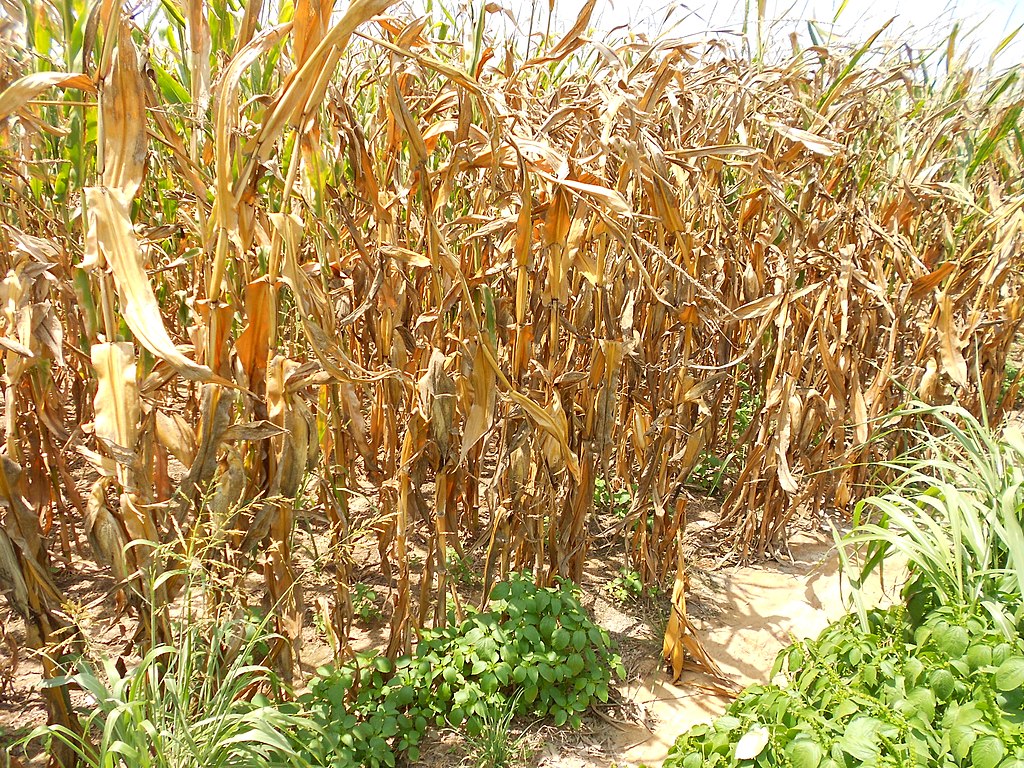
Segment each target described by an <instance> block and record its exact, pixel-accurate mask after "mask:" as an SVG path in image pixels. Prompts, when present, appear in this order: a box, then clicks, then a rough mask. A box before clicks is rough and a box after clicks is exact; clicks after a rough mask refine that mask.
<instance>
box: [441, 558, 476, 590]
mask: <svg viewBox="0 0 1024 768" xmlns="http://www.w3.org/2000/svg"><path fill="white" fill-rule="evenodd" d="M445 568H446V569H447V571H448V575H449V576H450V577H451V578H452V579H454V580H455V581H456V582H457V583H459V584H465V585H467V586H472V585H475V584H478V583H479V582H480V577H479V575H478V574H477V572H476V571H474V570H473V560H472V558H471V557H469V555H465V556H463V555H460V554H459V553H458V552H456V551H455V550H454V549H449V550H448V551H447V554H446V555H445Z"/></svg>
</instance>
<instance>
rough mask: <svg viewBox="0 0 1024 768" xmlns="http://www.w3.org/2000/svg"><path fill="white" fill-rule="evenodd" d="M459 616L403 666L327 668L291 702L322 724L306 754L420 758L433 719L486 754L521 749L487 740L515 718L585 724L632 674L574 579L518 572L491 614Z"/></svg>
mask: <svg viewBox="0 0 1024 768" xmlns="http://www.w3.org/2000/svg"><path fill="white" fill-rule="evenodd" d="M449 619H450V622H451V623H449V624H448V626H446V627H441V628H435V629H425V630H422V631H421V632H420V636H419V642H418V644H417V646H416V648H415V650H414V652H413V653H412V654H410V655H408V656H402V657H400V658H399V659H397V660H396V661H394V662H392V661H390V660H389V659H387V658H385V657H383V656H377V655H367V656H359V657H357V658H356V659H354V660H353V661H351V662H349V663H347V664H343V665H341V666H337V667H331V666H325V667H321V668H320V669H319V670H318V671H317V676H316V678H315V680H314V681H313V684H312V685H311V687H310V691H309V693H307V694H304V695H302V696H300V697H299V698H298V700H297V702H296V703H294V704H287V705H285V706H284V711H286V712H288V713H290V714H298V713H302V714H304V715H307V716H310V717H312V719H313V720H314V722H315V723H316V726H317V732H316V734H315V735H314V737H313V739H312V740H311V741H308V742H306V744H305V745H304V749H305V752H304V757H305V758H306V759H308V760H309V761H310V762H311V763H312V764H314V765H329V766H333V767H334V768H347V766H371V768H378V767H379V766H394V765H395V764H396V762H397V760H398V758H399V756H400V755H403V754H404V755H407V756H408V757H409V758H410V759H413V760H415V759H416V758H417V757H418V754H419V744H420V741H421V740H422V738H423V734H424V733H425V732H426V730H427V728H428V727H430V726H434V727H438V728H443V727H455V728H460V729H462V730H464V732H465V733H467V734H468V735H469V737H470V739H471V740H475V742H476V743H477V744H478V745H480V746H481V749H484V748H487V749H490V748H491V747H495V748H497V749H499V750H503V749H504V746H508V747H509V748H510V749H511V748H512V746H513V745H509V744H507V743H504V744H501V743H497V742H499V741H502V740H500V739H496V738H490V739H488V738H487V735H488V734H491V736H494V734H496V733H497V732H498V731H499V730H500V727H499V726H500V725H501V723H502V722H505V724H506V725H507V722H506V720H505V718H507V717H509V716H511V715H515V714H524V715H533V716H538V717H546V716H550V717H551V718H552V720H553V722H554V723H555V725H559V726H561V725H564V724H566V723H568V724H570V725H571V726H573V727H579V725H580V716H581V714H582V713H583V712H584V711H586V709H587V707H589V706H590V705H591V704H593V703H594V702H597V701H601V702H605V701H607V700H608V695H609V685H610V683H611V679H612V675H613V674H618V675H619V676H620V677H624V676H625V670H624V669H623V668H622V664H621V661H620V659H619V657H618V655H617V654H615V652H614V650H613V648H612V643H611V638H610V636H609V635H608V632H607V631H606V630H604V629H602V628H601V627H599V626H598V625H597V624H595V623H594V622H593V621H592V620H591V619H590V617H589V616H588V615H587V613H586V610H585V609H584V608H583V606H582V604H581V603H580V600H579V592H578V589H577V588H576V586H575V585H574V584H573V583H572V582H570V581H567V580H560V581H559V583H558V585H557V586H555V587H547V588H545V587H538V586H536V585H535V584H534V583H533V581H532V580H531V579H530V577H529V576H527V575H523V574H513V575H512V576H511V577H510V578H509V579H508V580H507V581H504V582H500V583H499V584H497V585H495V587H494V589H493V590H492V591H491V600H490V603H489V605H488V609H487V610H485V611H472V612H470V613H469V614H468V615H467V616H466V617H465V618H464V619H463V620H462V621H456V620H455V616H454V614H452V615H450V616H449ZM505 730H506V731H507V728H506V729H505ZM488 745H490V746H488Z"/></svg>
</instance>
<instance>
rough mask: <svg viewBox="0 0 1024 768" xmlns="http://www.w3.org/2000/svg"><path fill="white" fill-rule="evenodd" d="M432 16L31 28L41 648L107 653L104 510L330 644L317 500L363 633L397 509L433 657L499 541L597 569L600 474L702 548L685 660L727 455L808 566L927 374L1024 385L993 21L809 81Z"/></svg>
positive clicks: (946, 383)
mask: <svg viewBox="0 0 1024 768" xmlns="http://www.w3.org/2000/svg"><path fill="white" fill-rule="evenodd" d="M390 5H391V2H390V0H354V1H353V2H352V3H351V5H350V6H349V7H348V9H347V10H346V11H345V13H344V15H342V16H340V17H332V15H331V8H330V6H329V5H326V4H321V3H318V2H314V1H313V0H298V2H297V3H296V5H295V8H294V13H293V14H292V13H290V7H288V6H280V7H279V6H278V5H276V4H270V5H268V6H267V7H264V5H263V3H262V2H260V0H250V2H248V3H247V4H245V5H244V7H243V8H241V9H240V10H238V11H235V10H234V6H233V5H231V4H229V3H227V2H226V1H225V0H209V2H206V3H203V2H200V1H199V0H186V1H184V2H181V3H177V2H166V3H163V4H162V6H161V7H159V8H156V9H150V10H149V11H147V13H153V14H155V16H154V17H153V18H156V19H159V21H158V22H156V21H150V22H148V23H144V22H143V20H142V18H143V17H142V16H138V17H134V18H133V17H132V15H131V14H130V13H129V9H127V8H125V7H122V5H121V4H120V3H117V2H108V3H100V4H88V5H87V4H86V3H84V2H81V0H66V2H63V3H54V4H43V5H38V6H33V9H34V10H33V13H34V14H35V15H33V16H30V17H25V16H24V15H21V16H13V17H12V22H11V23H9V24H7V25H5V26H4V27H2V34H3V35H4V38H3V47H2V51H0V180H2V185H0V261H2V268H3V270H4V272H5V275H6V276H5V278H4V281H3V284H2V286H0V293H2V298H3V301H2V313H3V314H2V318H0V345H2V346H3V355H4V358H3V360H4V362H3V371H4V382H3V383H4V387H5V406H4V426H5V432H4V451H3V472H2V473H0V497H2V504H3V518H2V525H0V577H2V583H3V587H4V590H5V592H6V594H7V596H8V599H9V600H10V601H11V604H12V606H13V607H14V609H15V610H16V611H17V612H18V613H20V614H21V615H22V616H23V617H24V618H25V620H26V623H27V626H28V629H29V635H28V637H29V642H30V644H32V645H33V646H36V647H43V646H51V645H53V644H57V643H65V642H73V640H74V636H75V627H74V624H73V622H71V621H69V619H68V617H67V615H66V614H65V612H64V611H63V610H62V608H61V604H62V596H61V594H60V592H59V590H58V589H57V588H56V587H55V585H54V581H53V578H52V575H51V570H50V569H51V567H52V565H53V563H54V557H57V558H63V559H64V561H65V562H66V561H68V560H69V559H70V554H71V550H72V549H73V548H75V547H76V546H78V543H79V542H80V541H81V540H82V538H83V537H86V538H87V539H88V541H89V542H90V543H91V544H92V551H93V552H95V553H96V555H97V557H98V558H100V559H101V560H102V562H103V564H104V565H105V567H107V568H109V570H110V573H111V574H112V575H113V576H114V578H115V579H116V580H117V581H118V582H119V583H120V584H122V585H123V588H124V596H125V599H126V601H127V604H128V605H130V606H131V607H132V609H133V610H134V611H136V612H139V613H140V614H147V612H149V611H156V612H157V613H161V612H165V611H166V610H167V606H168V605H169V604H170V603H171V602H172V601H173V599H174V596H175V589H176V583H175V581H174V580H173V579H172V580H169V581H161V580H160V579H158V578H154V575H155V574H154V570H159V569H161V568H164V567H166V563H164V562H163V561H162V560H161V559H159V558H155V557H154V556H153V549H152V546H153V545H152V544H147V543H146V542H152V543H156V544H161V545H166V544H167V543H168V542H171V543H173V542H187V541H189V540H192V539H194V538H196V537H200V536H201V537H203V538H204V539H206V540H210V541H213V542H214V544H215V546H214V547H213V549H212V550H211V551H214V552H216V553H217V554H216V555H215V556H211V560H210V563H209V564H208V567H210V568H216V567H217V562H218V561H223V562H230V563H231V566H232V567H236V566H240V567H242V569H243V570H256V571H262V573H263V575H264V578H265V584H266V591H267V593H268V597H269V601H270V603H272V604H275V605H277V606H278V610H279V618H278V624H277V630H278V631H279V632H280V633H281V634H282V635H283V636H284V637H285V638H295V637H298V636H299V634H300V633H301V630H302V616H303V614H302V600H301V595H299V594H298V590H296V589H294V588H293V585H294V583H295V578H296V574H295V570H294V566H295V561H294V558H293V553H292V551H291V547H292V531H293V527H294V525H295V519H296V504H297V503H302V504H315V505H318V507H319V509H321V510H322V513H323V514H324V515H325V516H326V518H327V519H328V520H329V521H330V524H331V526H332V531H333V533H332V536H333V539H334V546H333V547H332V549H331V551H332V552H333V553H334V563H333V564H332V567H331V573H332V574H333V587H332V591H333V595H332V598H331V600H330V601H329V613H330V615H331V622H330V631H331V634H332V637H333V638H334V642H335V643H336V644H337V647H339V648H342V649H343V648H344V647H345V643H346V638H347V637H348V633H349V628H350V624H351V620H352V607H351V603H350V598H349V588H350V575H349V574H350V565H351V563H350V561H349V558H348V551H349V550H348V548H347V546H346V543H347V542H349V541H350V539H351V536H352V533H353V532H354V531H356V530H363V529H367V528H369V529H372V530H373V531H374V534H375V536H376V542H377V547H378V550H379V552H380V568H381V571H382V574H383V576H384V578H385V579H386V580H387V583H388V584H389V585H390V587H391V591H390V599H391V605H390V610H389V614H388V615H389V618H390V633H389V640H388V651H389V653H391V654H396V653H399V652H402V651H403V650H405V649H406V648H407V647H408V644H409V642H410V637H411V633H412V632H413V630H414V629H415V628H416V627H418V626H423V625H426V624H430V623H432V622H443V621H445V606H446V599H447V598H448V597H451V598H452V599H454V600H455V601H456V602H458V600H459V595H458V591H457V589H456V588H455V585H454V583H453V579H452V577H451V575H450V574H449V572H448V566H449V564H450V563H451V562H452V560H451V558H450V557H449V553H450V552H455V553H457V554H460V555H461V553H462V551H463V548H464V547H467V546H469V545H470V543H472V542H477V541H480V542H486V544H485V545H484V546H483V549H484V551H485V552H486V555H485V558H484V565H483V592H484V593H486V591H487V586H488V585H490V584H491V583H493V582H494V581H495V580H497V579H499V578H500V577H501V576H502V575H503V574H505V573H507V572H508V570H509V569H520V568H526V569H530V570H532V571H533V572H534V573H535V574H536V576H537V578H538V579H540V580H542V581H549V580H551V579H552V578H553V577H554V576H556V575H562V576H568V577H570V578H573V579H577V580H578V579H579V578H580V576H581V574H582V569H583V566H584V563H585V562H586V559H587V557H588V549H589V547H590V545H591V543H592V541H593V536H594V535H595V534H596V533H598V526H597V525H596V519H597V518H596V512H595V490H596V485H597V483H598V481H599V480H600V481H601V483H602V484H603V487H605V488H610V489H616V490H621V489H626V490H627V491H628V497H629V508H628V511H625V513H624V515H623V517H622V519H621V522H619V523H618V530H619V532H620V533H622V534H623V535H624V536H625V537H626V538H627V540H628V545H627V546H628V551H629V553H630V558H631V560H632V563H633V566H634V567H635V568H636V569H637V570H638V571H639V572H640V573H641V574H642V576H643V578H644V579H645V580H648V581H659V582H660V581H662V580H664V579H665V578H666V576H667V575H668V574H671V573H676V572H677V566H678V574H679V575H678V578H677V584H676V590H675V592H674V596H673V602H674V605H675V608H674V612H673V615H672V616H671V617H670V619H669V625H668V634H667V636H666V654H667V657H668V658H669V659H670V660H671V662H672V665H673V666H674V667H675V669H676V673H677V674H678V671H679V670H680V669H681V666H682V657H683V649H684V647H686V648H687V649H688V650H689V652H690V653H691V654H699V646H698V644H696V643H695V642H694V641H693V639H692V638H690V637H689V636H688V633H687V630H686V628H687V626H688V623H687V620H686V616H685V596H684V590H683V579H684V577H683V571H682V560H681V555H680V554H679V552H680V540H681V537H682V534H683V531H684V529H685V526H686V496H685V494H683V493H681V489H682V486H683V484H684V483H685V482H686V481H687V480H688V478H690V476H691V473H693V472H695V471H698V472H701V471H704V470H706V468H707V467H708V466H712V465H717V464H719V463H721V462H723V461H724V460H725V459H726V458H727V457H730V460H731V462H732V464H731V466H732V467H734V468H735V471H731V477H732V482H731V483H730V484H729V486H728V488H729V490H728V495H727V498H726V499H725V503H724V510H723V515H722V521H721V525H720V529H721V532H722V534H723V535H724V537H725V538H726V539H727V541H728V543H729V544H730V545H731V546H732V547H734V548H735V551H736V553H737V554H738V555H739V556H740V557H742V558H755V557H761V556H765V555H772V554H774V553H775V552H776V550H777V548H778V547H779V546H780V545H781V544H782V543H783V542H784V540H785V536H786V531H787V526H789V525H790V524H791V523H793V522H794V516H795V515H796V514H798V511H799V514H800V515H812V516H813V515H818V514H820V513H821V512H822V511H823V510H826V509H838V510H840V511H843V510H845V509H847V508H848V506H849V504H850V503H851V501H853V500H855V499H856V498H858V496H859V495H861V494H862V493H863V489H864V488H865V486H866V484H867V483H868V482H869V480H870V478H871V475H872V472H873V471H874V470H873V467H872V465H873V463H874V462H876V461H877V460H878V459H880V458H882V457H884V456H887V455H888V452H889V451H890V450H892V449H891V446H889V445H888V444H886V443H885V442H884V441H878V440H875V438H877V437H878V436H879V435H880V434H882V433H883V432H884V429H885V423H884V421H883V420H882V419H883V417H884V416H885V415H886V414H887V413H889V412H890V411H892V410H893V409H894V408H895V407H896V406H898V405H899V404H901V403H902V402H904V401H905V400H906V398H907V397H908V396H911V395H913V396H916V397H918V398H921V399H922V400H924V401H927V402H937V401H944V400H948V399H950V398H953V397H956V398H958V399H959V400H960V401H961V402H963V403H965V404H967V405H968V406H969V407H971V408H973V409H975V410H977V409H979V408H981V407H982V404H984V405H985V407H987V409H988V411H989V413H990V414H992V415H993V416H995V417H998V416H999V415H1000V414H1001V412H1002V409H1003V407H1004V404H1005V403H1007V402H1012V399H1013V398H1014V397H1015V396H1016V391H1017V385H1018V381H1017V380H1016V377H1014V378H1013V379H1012V380H1008V379H1007V373H1006V372H1007V365H1006V364H1007V355H1008V353H1009V350H1010V345H1011V343H1012V342H1013V339H1014V336H1015V333H1016V331H1017V329H1018V327H1019V325H1020V323H1021V320H1022V295H1021V280H1020V275H1021V274H1022V268H1024V264H1022V261H1024V255H1022V250H1021V241H1022V223H1024V212H1022V202H1024V196H1022V189H1021V160H1020V158H1021V157H1022V155H1024V151H1022V150H1024V147H1022V146H1021V134H1020V129H1019V119H1020V112H1021V108H1022V101H1021V85H1020V82H1019V70H1012V71H1009V72H1006V73H1002V74H993V73H991V72H979V71H977V70H972V69H969V68H966V67H965V66H964V65H963V63H962V61H961V60H959V59H957V58H956V54H955V52H954V50H953V46H952V45H950V47H949V50H948V51H947V52H946V54H945V56H946V60H945V64H946V65H947V67H948V70H949V72H950V74H949V75H948V76H946V77H944V78H942V79H939V80H934V79H930V75H929V73H930V71H931V69H932V65H931V63H929V64H928V65H927V66H926V65H925V63H924V62H923V61H917V60H908V59H907V58H906V56H905V55H904V54H903V53H902V52H900V51H887V50H882V49H880V48H879V47H876V45H875V38H874V37H873V38H872V39H871V40H870V41H869V42H868V43H867V44H866V45H864V46H863V47H861V48H857V49H851V50H840V49H834V50H829V49H826V48H823V47H808V48H802V49H798V50H794V51H793V54H792V56H791V58H789V59H788V60H787V61H783V62H781V63H779V64H775V65H769V64H767V63H765V62H762V61H751V60H748V59H745V58H742V57H739V56H738V55H737V54H736V52H735V51H733V50H731V49H729V48H728V47H726V46H724V45H722V44H719V43H694V42H684V41H680V40H674V39H661V40H658V41H656V42H653V43H650V42H645V41H637V40H631V41H626V42H622V43H617V44H605V43H602V42H600V41H599V40H597V39H596V38H595V39H589V38H587V37H585V36H584V32H585V30H586V27H587V24H588V22H589V14H590V12H591V11H592V9H593V5H594V4H593V3H592V2H591V3H589V4H588V6H587V8H585V10H584V13H583V15H582V16H581V17H580V20H579V22H578V23H577V24H576V26H575V27H574V28H573V29H572V30H570V31H569V32H568V33H567V34H566V35H565V36H564V37H561V38H559V39H554V40H549V41H545V42H544V44H543V45H541V46H540V48H539V49H537V50H535V51H534V52H533V55H532V56H531V57H530V58H528V59H526V60H524V57H523V56H521V55H520V50H521V48H519V47H517V42H516V41H514V40H513V41H508V42H499V41H494V40H492V39H491V38H490V36H489V34H488V32H487V29H486V21H487V18H486V17H487V13H486V12H483V11H481V13H480V15H479V17H478V18H475V19H473V20H472V22H471V23H469V24H467V25H465V26H464V27H459V26H457V25H455V26H453V24H452V23H451V19H449V20H448V21H445V20H444V19H442V20H441V21H438V20H437V19H431V18H420V19H414V18H410V17H408V16H407V15H405V14H404V13H403V12H400V11H393V10H389V6H390ZM282 8H284V9H285V10H281V9H282ZM19 13H20V11H19ZM145 18H149V16H145ZM30 51H31V53H30ZM82 478H87V480H88V485H87V487H86V490H85V492H80V491H79V490H76V488H78V487H79V485H80V482H81V481H82ZM364 479H368V481H369V483H370V484H371V486H372V492H371V493H372V497H371V504H370V505H367V506H364V507H361V508H360V509H361V510H362V511H360V510H355V511H354V510H353V507H352V506H351V505H350V503H349V500H350V494H351V493H352V492H353V489H358V488H359V487H360V483H361V482H363V480H364ZM419 521H424V522H425V523H426V525H427V526H428V528H429V530H430V532H431V533H430V538H429V540H428V542H427V545H426V549H425V551H426V554H425V557H424V558H423V559H422V562H418V563H415V564H414V563H412V562H411V561H410V558H409V556H408V553H409V551H410V543H409V535H410V526H411V525H412V524H414V523H418V522H419ZM156 575H158V574H156ZM152 584H158V585H159V586H158V587H157V588H155V589H154V588H152V587H151V586H148V585H152ZM140 626H143V627H148V626H156V627H159V626H160V621H156V622H150V621H148V620H146V621H141V622H140ZM276 653H277V654H278V658H279V660H280V663H281V666H282V667H283V668H285V669H288V668H290V667H291V665H292V661H291V659H290V657H289V644H288V643H287V642H284V643H281V644H280V647H279V648H277V649H276ZM709 663H710V662H709ZM46 672H47V674H53V673H55V669H53V668H49V669H47V670H46ZM48 695H49V696H50V697H51V699H50V707H51V712H52V716H53V717H54V718H55V719H58V720H61V721H64V722H69V720H68V718H67V700H66V698H64V694H62V689H60V688H51V689H48Z"/></svg>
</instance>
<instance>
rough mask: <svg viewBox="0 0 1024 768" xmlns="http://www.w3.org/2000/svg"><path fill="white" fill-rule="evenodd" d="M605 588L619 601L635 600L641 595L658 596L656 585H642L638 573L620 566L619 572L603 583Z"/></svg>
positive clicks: (641, 596)
mask: <svg viewBox="0 0 1024 768" xmlns="http://www.w3.org/2000/svg"><path fill="white" fill-rule="evenodd" d="M605 590H606V591H607V592H608V594H609V595H611V596H612V597H613V598H615V599H616V600H618V601H619V602H621V603H629V602H636V601H637V600H640V599H641V598H643V597H648V598H654V597H657V596H658V588H657V587H656V586H653V585H652V586H649V587H648V586H644V582H643V579H642V578H641V577H640V573H639V572H638V571H635V570H633V569H631V568H620V569H619V574H618V575H617V576H616V577H615V578H614V579H612V580H611V581H610V582H608V583H607V584H606V585H605Z"/></svg>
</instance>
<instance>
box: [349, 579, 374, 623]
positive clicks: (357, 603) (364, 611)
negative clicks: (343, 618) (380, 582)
mask: <svg viewBox="0 0 1024 768" xmlns="http://www.w3.org/2000/svg"><path fill="white" fill-rule="evenodd" d="M377 597H378V596H377V591H376V590H375V589H373V587H371V586H370V585H369V584H365V583H363V582H359V583H357V584H354V585H353V586H352V592H351V593H350V599H351V600H352V612H353V613H354V614H355V615H356V616H358V617H359V618H360V619H362V620H363V621H366V622H373V621H378V620H379V619H380V618H381V615H382V614H381V612H380V608H379V607H378V606H377Z"/></svg>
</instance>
